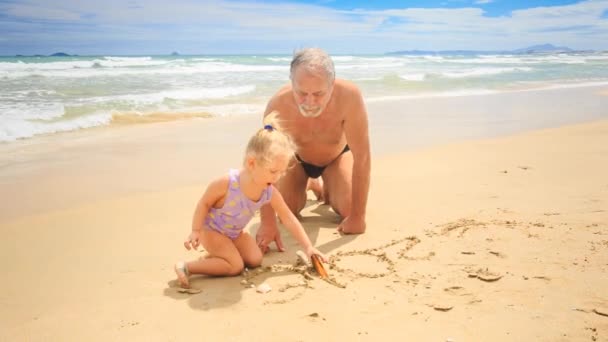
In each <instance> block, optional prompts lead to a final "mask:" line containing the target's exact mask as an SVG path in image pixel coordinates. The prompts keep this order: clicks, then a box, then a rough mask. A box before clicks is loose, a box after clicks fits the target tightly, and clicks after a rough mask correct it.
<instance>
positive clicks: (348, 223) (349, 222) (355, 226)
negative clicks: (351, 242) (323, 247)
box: [338, 216, 366, 234]
mask: <svg viewBox="0 0 608 342" xmlns="http://www.w3.org/2000/svg"><path fill="white" fill-rule="evenodd" d="M365 228H366V226H365V219H363V218H355V217H353V216H347V217H346V218H345V219H344V220H342V223H340V225H339V226H338V231H339V232H340V233H343V234H363V233H365Z"/></svg>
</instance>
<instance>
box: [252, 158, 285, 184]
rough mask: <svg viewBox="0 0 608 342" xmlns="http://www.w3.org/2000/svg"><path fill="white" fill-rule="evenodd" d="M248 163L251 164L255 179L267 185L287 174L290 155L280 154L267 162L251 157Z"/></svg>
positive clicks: (256, 181) (258, 182)
mask: <svg viewBox="0 0 608 342" xmlns="http://www.w3.org/2000/svg"><path fill="white" fill-rule="evenodd" d="M248 165H250V171H251V174H252V178H253V181H254V182H255V183H257V184H259V185H261V186H264V187H266V186H269V185H272V184H275V183H276V182H277V181H278V180H279V179H280V178H281V177H282V176H283V175H284V174H285V172H286V171H287V167H288V165H289V156H287V155H278V156H276V157H275V158H274V159H273V160H271V161H270V162H266V163H264V162H261V161H259V160H257V159H255V158H251V159H250V161H249V163H248Z"/></svg>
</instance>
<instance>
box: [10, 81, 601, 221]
mask: <svg viewBox="0 0 608 342" xmlns="http://www.w3.org/2000/svg"><path fill="white" fill-rule="evenodd" d="M607 93H608V89H607V88H606V87H592V88H577V89H560V90H553V91H546V90H544V91H538V92H525V93H511V94H495V95H483V96H471V97H468V96H467V97H454V98H443V99H440V100H437V99H416V100H398V101H386V102H382V103H372V104H369V105H368V112H369V121H370V139H371V144H372V155H373V156H374V158H377V157H384V156H390V155H393V154H399V153H403V152H406V151H412V150H420V149H424V148H427V147H432V146H439V145H446V144H451V143H455V142H462V141H471V140H479V139H488V138H495V137H501V136H508V135H513V134H518V133H522V132H526V131H532V130H537V129H543V128H550V127H560V126H565V125H570V124H576V123H582V122H591V121H597V120H602V119H606V118H608V113H606V112H605V108H607V107H608V96H606V94H607ZM258 120H259V118H258V117H257V116H243V117H224V118H214V119H203V120H191V121H171V122H163V123H151V124H145V125H131V126H123V127H112V128H96V129H91V130H83V131H77V132H68V133H61V134H54V135H47V136H44V137H39V138H36V139H31V140H24V141H18V142H15V143H10V144H0V192H1V193H6V194H11V201H9V202H8V203H7V204H5V205H4V206H2V207H1V208H0V223H1V222H7V221H10V220H12V219H15V218H18V217H20V216H24V215H25V216H27V215H29V214H31V213H37V212H44V211H47V210H55V209H62V208H69V207H70V206H72V205H74V204H77V203H82V202H91V201H98V200H103V199H109V198H113V197H121V196H125V195H128V194H131V193H139V192H154V191H162V190H166V189H171V188H175V187H182V186H189V185H192V184H201V186H203V185H204V184H206V183H207V181H208V180H209V179H210V178H211V177H214V176H217V175H218V174H221V173H222V172H224V170H226V169H227V168H229V167H236V166H238V165H240V163H241V160H240V158H241V155H242V149H243V148H244V146H245V144H246V140H247V138H248V137H249V136H250V134H251V132H253V130H254V129H255V127H257V125H258V124H259V122H258ZM150 170H152V171H153V172H150ZM159 174H162V175H163V176H162V177H158V175H159ZM72 185H75V186H76V187H75V188H71V189H69V190H68V191H66V190H65V189H64V187H65V186H68V187H69V186H72Z"/></svg>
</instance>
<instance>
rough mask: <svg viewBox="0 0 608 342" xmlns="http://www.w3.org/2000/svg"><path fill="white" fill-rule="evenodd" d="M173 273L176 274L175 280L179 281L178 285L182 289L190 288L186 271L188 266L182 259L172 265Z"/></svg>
mask: <svg viewBox="0 0 608 342" xmlns="http://www.w3.org/2000/svg"><path fill="white" fill-rule="evenodd" d="M174 270H175V274H176V275H177V281H178V282H179V286H181V287H182V288H184V289H189V288H190V281H189V280H188V276H189V275H190V274H189V272H188V267H187V266H186V263H185V262H183V261H179V262H177V263H176V264H175V267H174Z"/></svg>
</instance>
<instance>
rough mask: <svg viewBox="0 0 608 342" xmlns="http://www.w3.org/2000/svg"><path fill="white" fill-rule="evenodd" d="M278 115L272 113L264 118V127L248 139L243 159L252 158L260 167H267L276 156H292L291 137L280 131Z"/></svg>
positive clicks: (294, 148) (293, 147) (294, 147)
mask: <svg viewBox="0 0 608 342" xmlns="http://www.w3.org/2000/svg"><path fill="white" fill-rule="evenodd" d="M278 114H279V113H278V112H276V111H273V112H271V113H270V114H268V115H266V116H265V117H264V127H262V128H261V129H259V130H258V131H257V132H256V133H255V134H254V135H253V136H252V137H251V138H250V139H249V143H248V144H247V149H246V150H245V158H247V157H249V156H253V157H255V159H256V160H258V161H259V162H261V164H262V165H267V164H268V163H270V162H271V161H272V160H274V159H275V158H276V157H277V156H288V157H290V158H291V157H293V156H294V154H295V151H296V146H295V144H294V143H293V141H292V140H291V137H290V136H289V135H287V134H286V133H285V132H284V131H283V130H282V129H281V125H280V122H279V118H278Z"/></svg>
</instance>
